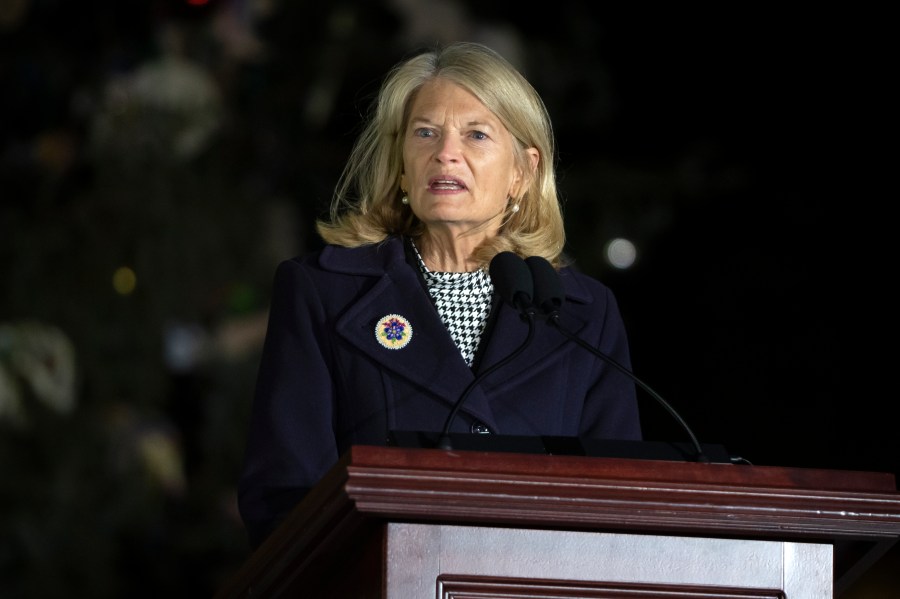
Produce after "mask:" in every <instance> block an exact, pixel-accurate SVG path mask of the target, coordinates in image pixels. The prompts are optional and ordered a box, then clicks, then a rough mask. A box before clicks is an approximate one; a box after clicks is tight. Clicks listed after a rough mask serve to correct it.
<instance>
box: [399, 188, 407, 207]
mask: <svg viewBox="0 0 900 599" xmlns="http://www.w3.org/2000/svg"><path fill="white" fill-rule="evenodd" d="M400 203H401V204H403V205H404V206H407V205H409V196H408V195H406V192H405V191H404V192H403V197H402V198H400Z"/></svg>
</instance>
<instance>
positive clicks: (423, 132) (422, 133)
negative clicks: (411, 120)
mask: <svg viewBox="0 0 900 599" xmlns="http://www.w3.org/2000/svg"><path fill="white" fill-rule="evenodd" d="M415 134H416V137H434V131H432V130H431V129H425V128H419V129H416V132H415Z"/></svg>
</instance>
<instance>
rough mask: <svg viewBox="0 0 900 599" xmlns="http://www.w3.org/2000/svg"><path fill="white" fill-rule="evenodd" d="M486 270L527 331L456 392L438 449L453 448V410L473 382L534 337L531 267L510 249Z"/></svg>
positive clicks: (495, 288)
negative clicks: (494, 361)
mask: <svg viewBox="0 0 900 599" xmlns="http://www.w3.org/2000/svg"><path fill="white" fill-rule="evenodd" d="M488 273H489V274H490V276H491V281H492V282H493V284H494V290H495V291H496V292H497V293H498V294H499V295H500V297H501V298H502V299H503V301H505V302H506V303H508V304H509V305H511V306H512V307H513V308H515V309H516V310H517V311H518V312H519V314H520V315H521V317H522V319H523V320H525V321H526V322H527V323H528V335H527V336H526V337H525V340H524V341H523V342H522V344H521V345H519V347H517V348H516V349H515V350H514V351H513V352H512V353H511V354H509V355H508V356H506V357H505V358H503V359H502V360H500V361H499V362H496V363H494V364H492V365H491V366H490V367H489V368H486V369H484V370H483V371H481V372H480V373H479V374H478V376H476V377H475V378H474V379H473V380H472V382H471V383H469V384H468V386H466V389H465V391H463V393H462V395H460V396H459V399H457V400H456V403H455V404H453V409H452V410H450V413H449V414H448V415H447V420H446V421H444V428H443V431H442V432H441V436H440V437H439V438H438V441H437V443H436V447H437V448H438V449H453V443H452V442H451V441H450V427H451V426H452V425H453V421H454V420H455V419H456V415H457V413H458V412H459V410H460V409H461V408H462V406H463V404H464V403H465V402H466V398H467V397H469V394H470V393H472V390H473V389H474V388H475V386H476V385H478V383H480V382H481V381H482V380H484V378H485V377H487V376H488V375H490V374H491V373H492V372H495V371H497V370H499V369H500V368H502V367H503V366H505V365H506V364H509V363H510V362H512V361H513V360H515V359H516V358H517V357H518V356H519V354H521V353H522V352H523V351H525V348H526V347H528V344H529V343H531V340H532V338H534V315H535V313H536V310H535V308H534V305H533V303H532V300H531V296H532V294H533V289H534V283H533V282H532V279H531V271H530V270H529V269H528V266H527V265H526V264H525V262H524V261H523V260H522V259H521V258H519V257H518V256H516V255H515V254H513V253H512V252H500V253H499V254H497V255H496V256H494V258H493V259H492V260H491V264H490V266H489V269H488Z"/></svg>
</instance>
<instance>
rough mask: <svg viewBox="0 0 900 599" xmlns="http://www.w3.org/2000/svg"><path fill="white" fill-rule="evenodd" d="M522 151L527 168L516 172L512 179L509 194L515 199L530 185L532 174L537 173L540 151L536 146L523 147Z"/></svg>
mask: <svg viewBox="0 0 900 599" xmlns="http://www.w3.org/2000/svg"><path fill="white" fill-rule="evenodd" d="M523 152H524V154H525V160H526V162H527V163H528V168H529V170H528V171H526V172H524V173H523V172H521V171H519V172H518V173H516V178H515V179H514V180H513V185H512V188H511V189H510V194H509V195H510V197H511V198H515V199H519V198H521V197H522V193H523V191H524V190H526V189H528V187H530V186H531V181H532V180H533V179H534V175H535V173H537V167H538V164H539V163H540V161H541V153H540V152H539V151H538V149H537V148H525V149H524V150H523Z"/></svg>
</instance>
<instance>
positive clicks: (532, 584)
mask: <svg viewBox="0 0 900 599" xmlns="http://www.w3.org/2000/svg"><path fill="white" fill-rule="evenodd" d="M832 552H833V548H832V546H831V545H830V544H827V543H824V544H818V543H794V542H781V541H759V540H740V539H722V538H707V537H678V536H660V535H642V534H618V533H588V532H578V531H558V530H535V529H522V528H519V529H516V528H495V527H479V526H456V525H431V524H410V523H390V524H388V525H387V560H386V573H385V574H386V580H385V587H386V591H387V595H386V596H387V598H388V599H406V598H410V599H412V598H421V597H438V598H439V599H453V598H454V597H467V598H468V597H492V596H493V597H496V596H502V597H515V598H523V599H524V598H535V599H537V598H542V597H566V598H573V599H574V598H585V599H587V598H591V599H599V598H612V597H616V598H623V599H625V598H628V597H635V598H638V597H640V598H641V599H653V598H656V597H660V598H662V597H675V596H678V597H680V598H685V599H686V598H690V597H694V598H701V597H702V598H707V599H712V598H715V599H730V598H740V599H748V598H757V599H777V598H784V599H831V597H832V596H833V589H832V579H833V573H832V569H831V567H830V565H831V563H832V559H833V555H832Z"/></svg>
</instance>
